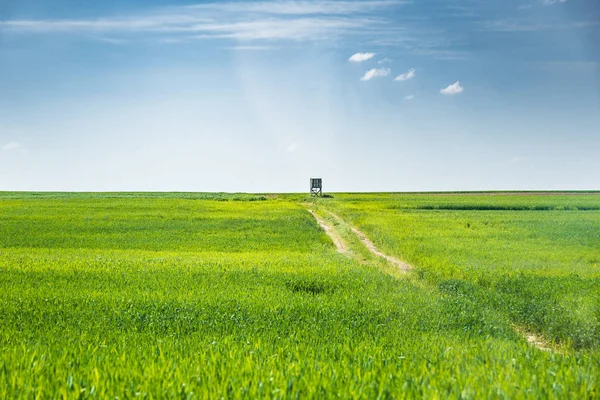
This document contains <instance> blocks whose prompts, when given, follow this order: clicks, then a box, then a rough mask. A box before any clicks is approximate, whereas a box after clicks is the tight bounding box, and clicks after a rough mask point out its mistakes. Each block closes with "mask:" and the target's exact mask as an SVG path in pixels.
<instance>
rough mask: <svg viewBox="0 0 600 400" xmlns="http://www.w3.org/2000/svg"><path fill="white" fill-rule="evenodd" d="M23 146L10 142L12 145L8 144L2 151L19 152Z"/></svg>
mask: <svg viewBox="0 0 600 400" xmlns="http://www.w3.org/2000/svg"><path fill="white" fill-rule="evenodd" d="M21 147H23V146H21V144H20V143H17V142H10V143H6V144H5V145H4V146H2V150H6V151H10V150H17V149H20V148H21Z"/></svg>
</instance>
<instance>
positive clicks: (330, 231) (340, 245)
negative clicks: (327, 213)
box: [308, 210, 348, 253]
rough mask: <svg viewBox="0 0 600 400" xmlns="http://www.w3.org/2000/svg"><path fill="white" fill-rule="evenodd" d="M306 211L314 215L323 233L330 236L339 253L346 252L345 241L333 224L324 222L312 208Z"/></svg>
mask: <svg viewBox="0 0 600 400" xmlns="http://www.w3.org/2000/svg"><path fill="white" fill-rule="evenodd" d="M308 212H310V213H311V214H312V216H313V217H315V219H316V220H317V223H318V224H319V226H320V227H321V228H323V230H324V231H325V233H326V234H327V235H328V236H329V237H330V238H331V240H332V241H333V244H335V247H336V248H337V251H338V252H339V253H346V252H348V246H346V243H345V242H344V240H343V239H342V237H341V236H340V235H339V234H338V233H337V232H336V230H335V229H334V228H333V226H331V225H329V224H328V223H327V222H325V220H324V219H322V218H321V217H319V216H318V215H317V214H316V213H315V212H314V211H313V210H308Z"/></svg>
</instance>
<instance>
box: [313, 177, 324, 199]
mask: <svg viewBox="0 0 600 400" xmlns="http://www.w3.org/2000/svg"><path fill="white" fill-rule="evenodd" d="M312 196H323V179H321V178H310V197H312Z"/></svg>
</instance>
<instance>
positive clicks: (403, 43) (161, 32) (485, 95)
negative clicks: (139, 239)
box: [0, 0, 600, 192]
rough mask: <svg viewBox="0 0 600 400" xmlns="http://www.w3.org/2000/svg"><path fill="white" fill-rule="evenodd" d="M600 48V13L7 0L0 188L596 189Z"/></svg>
mask: <svg viewBox="0 0 600 400" xmlns="http://www.w3.org/2000/svg"><path fill="white" fill-rule="evenodd" d="M598 43H600V2H599V1H598V0H504V1H495V0H460V1H459V0H323V1H311V0H298V1H287V0H281V1H264V0H254V1H252V0H251V1H216V0H213V1H200V0H168V1H158V0H120V1H117V0H104V1H97V0H0V190H24V191H201V192H206V191H227V192H303V191H308V183H309V178H310V177H321V178H323V186H324V191H325V192H328V191H329V192H335V191H352V192H358V191H450V190H598V189H600V173H599V171H600V46H599V45H598Z"/></svg>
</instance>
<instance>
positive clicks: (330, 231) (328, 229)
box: [308, 210, 413, 272]
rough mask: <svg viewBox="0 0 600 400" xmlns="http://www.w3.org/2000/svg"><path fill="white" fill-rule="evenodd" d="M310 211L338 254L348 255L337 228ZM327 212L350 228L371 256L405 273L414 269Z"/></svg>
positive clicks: (332, 214)
mask: <svg viewBox="0 0 600 400" xmlns="http://www.w3.org/2000/svg"><path fill="white" fill-rule="evenodd" d="M308 211H309V212H310V213H311V214H312V216H313V217H315V219H316V220H317V223H318V224H319V226H320V227H321V228H323V230H324V231H325V233H327V235H329V237H330V238H331V240H333V243H334V244H335V246H336V248H337V250H338V252H340V253H347V252H348V246H347V245H346V243H345V242H344V240H343V239H342V237H341V235H340V234H339V233H338V232H337V231H336V230H335V228H334V227H333V226H332V225H330V224H328V223H327V222H326V221H325V220H323V219H322V218H320V217H319V216H318V215H317V214H316V213H315V212H314V211H313V210H308ZM327 212H328V213H329V214H330V215H331V216H332V217H333V218H334V219H335V220H337V221H338V222H339V223H340V224H341V225H343V226H348V227H349V228H350V230H351V231H352V233H354V234H355V235H356V236H357V237H358V239H359V240H360V241H361V243H362V244H363V245H364V246H365V247H366V248H367V250H369V252H371V254H373V255H375V256H376V257H380V258H383V259H384V260H386V261H387V262H389V263H390V264H392V265H393V266H395V267H397V268H398V269H400V270H401V271H403V272H407V271H409V270H411V269H412V268H413V267H412V265H410V264H407V263H405V262H403V261H400V260H398V259H397V258H395V257H392V256H390V255H389V254H385V253H384V252H382V251H381V250H379V249H378V248H377V246H375V244H374V243H373V242H372V241H371V239H369V238H368V237H367V235H365V234H364V233H362V232H361V231H360V230H359V229H358V228H355V227H354V226H352V225H350V224H349V223H348V222H346V221H344V220H343V219H341V218H340V217H339V216H338V215H336V214H334V213H332V212H331V211H327Z"/></svg>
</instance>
